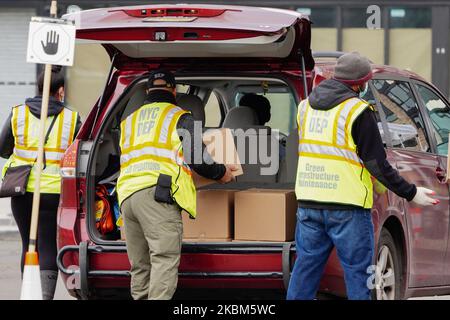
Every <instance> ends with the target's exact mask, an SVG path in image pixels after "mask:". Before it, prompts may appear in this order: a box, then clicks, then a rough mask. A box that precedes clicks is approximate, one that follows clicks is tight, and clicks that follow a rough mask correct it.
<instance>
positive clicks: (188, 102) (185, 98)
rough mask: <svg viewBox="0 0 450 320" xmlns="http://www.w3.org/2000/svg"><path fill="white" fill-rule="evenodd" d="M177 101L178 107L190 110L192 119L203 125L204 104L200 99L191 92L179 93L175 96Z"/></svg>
mask: <svg viewBox="0 0 450 320" xmlns="http://www.w3.org/2000/svg"><path fill="white" fill-rule="evenodd" d="M177 103H178V106H179V107H180V108H182V109H184V110H186V111H190V112H191V113H192V116H193V117H194V120H197V121H201V122H202V125H203V126H204V125H205V106H204V105H203V101H202V99H200V98H199V97H197V96H196V95H193V94H180V95H178V96H177Z"/></svg>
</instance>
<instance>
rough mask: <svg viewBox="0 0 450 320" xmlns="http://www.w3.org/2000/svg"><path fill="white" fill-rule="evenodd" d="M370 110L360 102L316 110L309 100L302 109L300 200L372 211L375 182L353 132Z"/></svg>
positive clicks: (298, 185)
mask: <svg viewBox="0 0 450 320" xmlns="http://www.w3.org/2000/svg"><path fill="white" fill-rule="evenodd" d="M367 107H368V104H367V102H365V101H363V100H360V99H358V98H351V99H347V100H345V101H344V102H342V103H341V104H339V105H338V106H336V107H334V108H332V109H330V110H326V111H325V110H315V109H312V108H311V106H310V104H309V101H308V100H307V99H306V100H304V101H302V102H301V103H300V105H299V110H298V115H297V125H298V130H299V146H298V153H299V163H298V168H297V179H296V195H297V199H298V200H303V201H316V202H325V203H339V204H351V205H355V206H360V207H364V208H371V207H372V201H373V200H372V182H371V179H370V178H371V177H370V174H369V172H368V171H367V170H366V169H365V168H364V166H363V164H362V161H361V160H360V158H359V156H358V154H357V153H356V145H355V143H354V141H353V137H352V134H351V128H352V125H353V122H354V121H355V120H356V119H357V117H358V116H359V115H360V114H361V113H362V112H363V111H364V110H365V109H366V108H367Z"/></svg>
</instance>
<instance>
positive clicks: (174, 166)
mask: <svg viewBox="0 0 450 320" xmlns="http://www.w3.org/2000/svg"><path fill="white" fill-rule="evenodd" d="M185 113H188V112H187V111H185V110H183V109H181V108H179V107H177V106H175V105H173V104H170V103H151V104H146V105H144V106H142V107H140V108H139V109H138V110H136V111H135V112H133V113H132V114H131V115H130V116H128V117H127V118H126V119H125V120H123V121H122V122H121V124H120V127H121V135H120V136H121V137H120V149H121V156H120V176H119V179H118V181H117V194H118V198H119V205H121V204H122V202H123V201H124V200H125V199H127V198H128V197H129V196H131V195H132V194H133V193H135V192H137V191H139V190H142V189H145V188H149V187H152V186H154V185H156V183H157V181H158V177H159V175H160V174H166V175H169V176H171V177H172V186H171V191H172V192H171V193H172V198H173V199H174V200H175V202H176V203H177V204H178V205H179V206H180V207H181V208H182V209H184V210H185V211H187V212H188V213H189V214H190V215H191V216H192V217H195V216H196V194H195V186H194V182H193V180H192V173H191V170H190V168H189V166H188V165H187V164H186V163H185V161H184V158H183V148H182V145H181V140H180V137H179V136H178V133H177V128H176V125H177V122H178V120H179V119H180V117H181V116H182V115H183V114H185Z"/></svg>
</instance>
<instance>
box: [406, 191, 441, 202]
mask: <svg viewBox="0 0 450 320" xmlns="http://www.w3.org/2000/svg"><path fill="white" fill-rule="evenodd" d="M435 194H436V192H434V191H433V190H430V189H427V188H422V187H417V193H416V196H415V197H414V199H412V202H414V203H415V204H417V205H419V206H431V205H436V204H438V203H439V202H440V201H439V200H438V199H433V198H431V197H429V196H434V195H435Z"/></svg>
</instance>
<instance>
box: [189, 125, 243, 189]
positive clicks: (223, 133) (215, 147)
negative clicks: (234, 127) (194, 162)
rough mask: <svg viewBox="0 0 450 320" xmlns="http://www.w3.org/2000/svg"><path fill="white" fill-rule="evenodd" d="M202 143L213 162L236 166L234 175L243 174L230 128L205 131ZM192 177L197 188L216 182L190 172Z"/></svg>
mask: <svg viewBox="0 0 450 320" xmlns="http://www.w3.org/2000/svg"><path fill="white" fill-rule="evenodd" d="M203 143H204V144H205V146H206V150H207V151H208V153H209V154H210V155H211V158H213V159H214V161H215V162H217V163H222V164H227V165H235V166H237V167H238V170H236V171H233V175H234V176H235V177H237V176H240V175H242V174H243V171H242V166H241V162H240V160H239V156H238V153H237V150H236V145H235V143H234V138H233V134H232V132H231V130H230V129H227V128H222V129H211V130H208V131H206V132H205V133H203ZM192 177H193V179H194V184H195V186H196V187H197V188H200V187H204V186H207V185H210V184H213V183H216V181H215V180H210V179H206V178H203V177H202V176H200V175H198V174H197V173H195V172H192Z"/></svg>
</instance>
